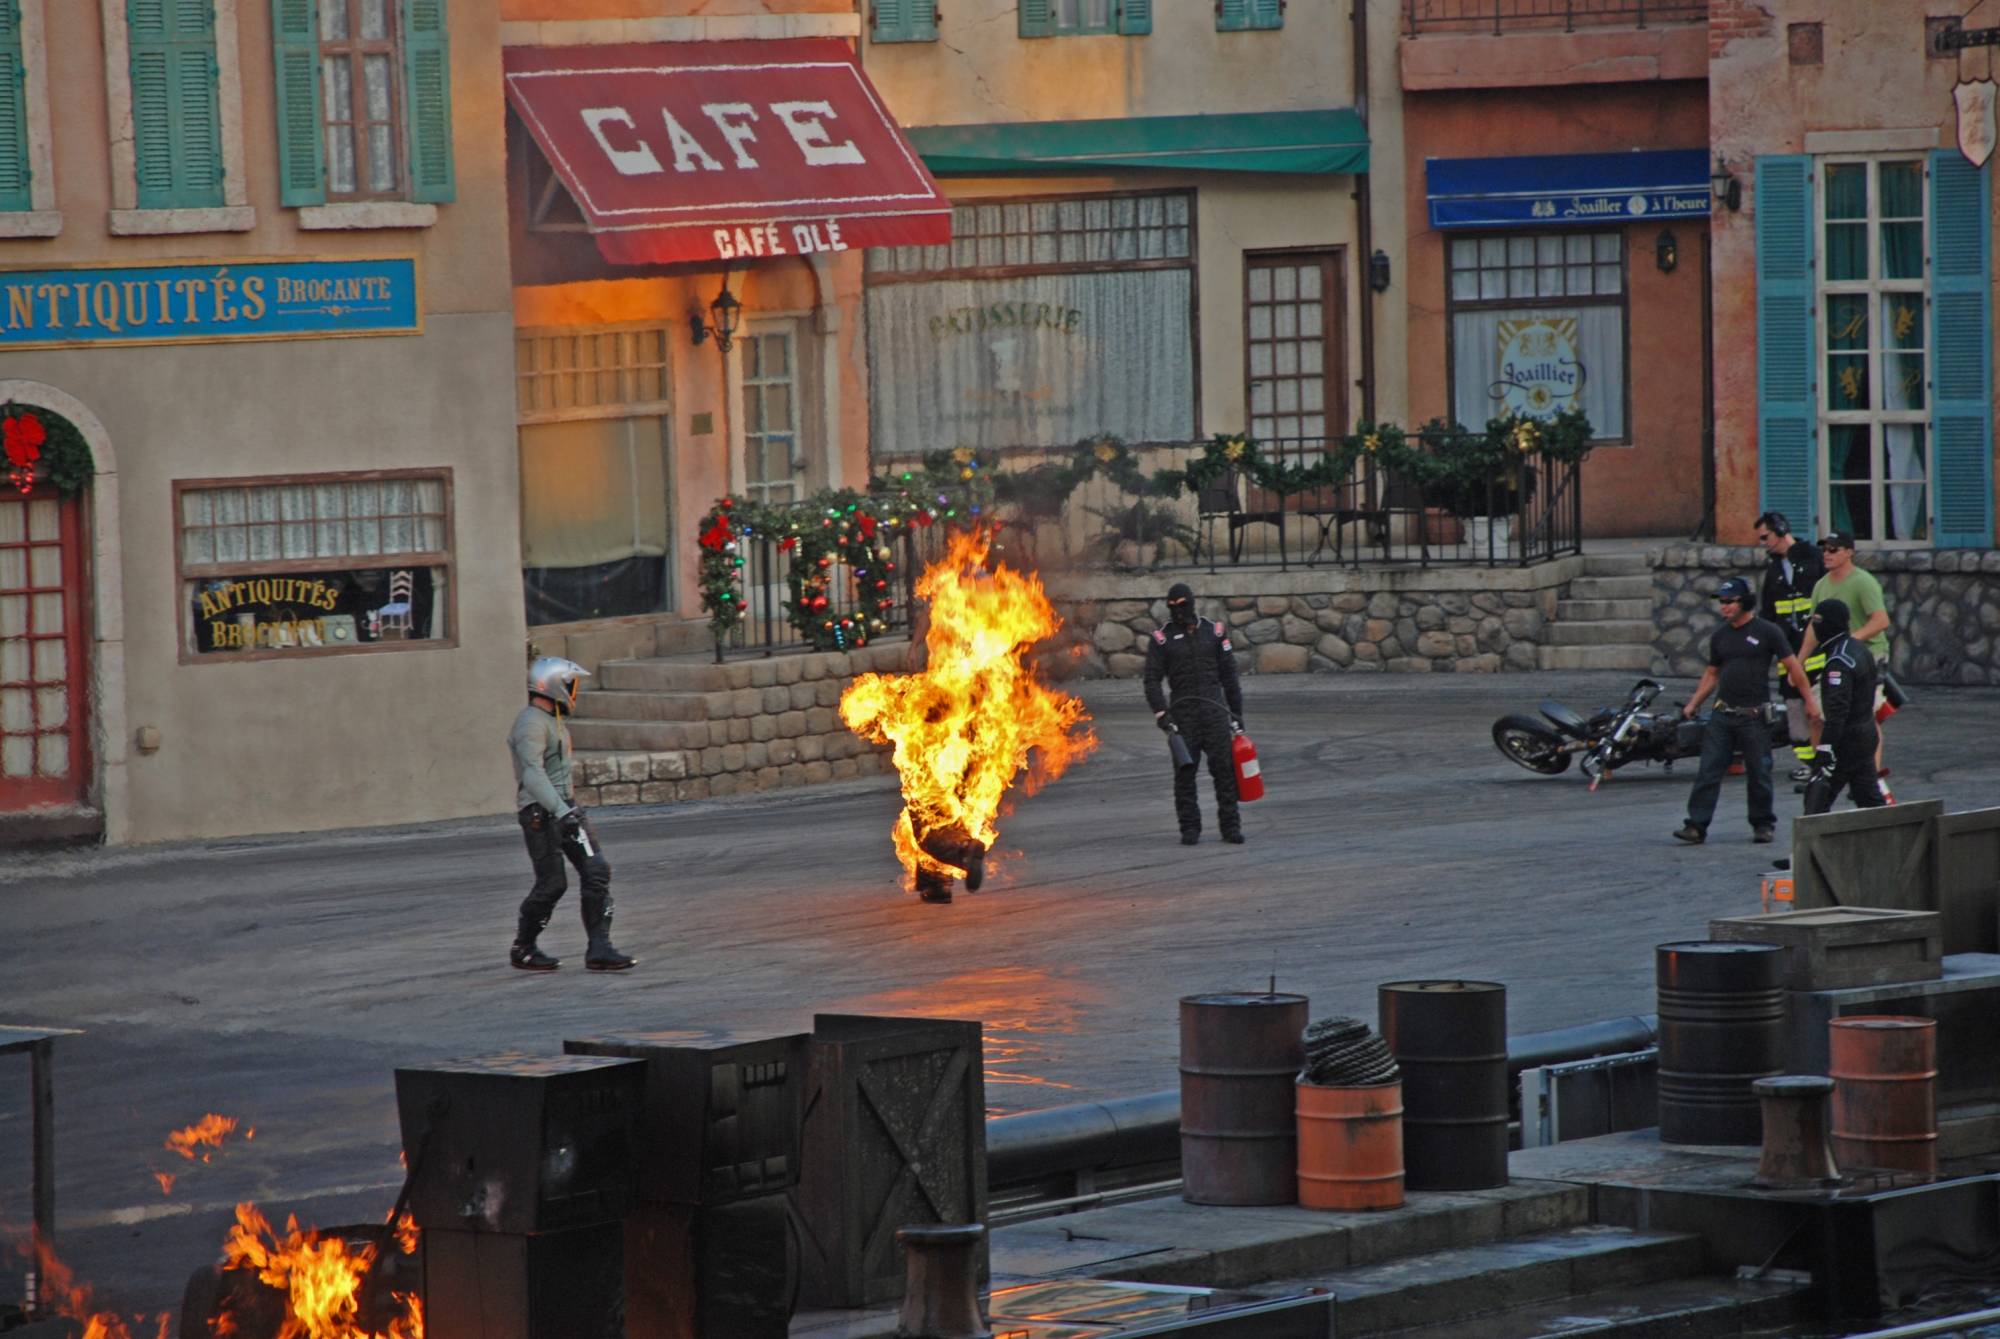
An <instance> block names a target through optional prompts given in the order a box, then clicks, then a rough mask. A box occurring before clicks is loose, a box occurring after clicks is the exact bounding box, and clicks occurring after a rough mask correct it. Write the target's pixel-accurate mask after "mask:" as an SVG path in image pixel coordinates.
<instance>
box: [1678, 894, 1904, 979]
mask: <svg viewBox="0 0 2000 1339" xmlns="http://www.w3.org/2000/svg"><path fill="white" fill-rule="evenodd" d="M1708 937H1709V938H1710V939H1711V940H1721V941H1732V942H1739V943H1741V942H1748V943H1762V944H1777V945H1779V946H1780V947H1782V948H1783V949H1784V950H1785V985H1786V986H1787V987H1788V988H1789V989H1792V990H1843V989H1846V988H1847V987H1850V986H1882V985H1890V984H1892V983H1895V982H1900V981H1935V980H1937V979H1938V978H1939V977H1940V976H1942V975H1943V974H1944V969H1943V967H1942V965H1941V962H1940V960H1941V958H1942V957H1943V943H1944V930H1943V925H1942V918H1941V917H1940V916H1939V915H1938V913H1937V912H1935V911H1896V910H1892V909H1889V908H1885V907H1814V908H1810V909H1808V910H1805V911H1779V912H1774V913H1772V914H1771V915H1768V916H1730V917H1726V918H1724V919H1721V920H1714V921H1710V922H1709V923H1708Z"/></svg>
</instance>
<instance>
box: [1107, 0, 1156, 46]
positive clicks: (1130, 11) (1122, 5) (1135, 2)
mask: <svg viewBox="0 0 2000 1339" xmlns="http://www.w3.org/2000/svg"><path fill="white" fill-rule="evenodd" d="M1115 3H1116V4H1117V6H1118V31H1119V32H1121V33H1124V34H1125V35H1126V36H1127V37H1143V36H1145V35H1146V34H1147V33H1150V32H1151V31H1153V0H1115Z"/></svg>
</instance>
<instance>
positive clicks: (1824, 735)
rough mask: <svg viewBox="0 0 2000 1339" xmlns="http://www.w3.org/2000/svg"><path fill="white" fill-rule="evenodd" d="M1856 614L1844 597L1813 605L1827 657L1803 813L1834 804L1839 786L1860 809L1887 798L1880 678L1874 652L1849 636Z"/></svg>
mask: <svg viewBox="0 0 2000 1339" xmlns="http://www.w3.org/2000/svg"><path fill="white" fill-rule="evenodd" d="M1853 619H1854V616H1853V614H1852V612H1850V611H1849V609H1848V607H1847V602H1846V601H1844V600H1821V601H1820V602H1819V603H1818V604H1816V605H1814V606H1813V611H1812V633H1813V639H1814V641H1815V642H1816V643H1817V645H1818V650H1819V652H1820V653H1821V654H1823V655H1825V657H1826V667H1825V668H1824V669H1823V670H1821V671H1820V679H1819V700H1820V710H1821V712H1822V713H1823V718H1822V719H1821V720H1820V721H1819V722H1817V723H1815V725H1814V726H1813V743H1814V744H1815V745H1817V746H1818V748H1817V755H1818V756H1817V759H1816V761H1815V762H1814V765H1813V776H1812V779H1811V780H1810V781H1808V782H1807V783H1806V812H1807V813H1809V814H1823V813H1825V812H1826V811H1827V810H1829V809H1831V808H1833V801H1834V797H1836V796H1837V795H1839V794H1840V790H1841V787H1843V786H1845V787H1846V788H1847V793H1848V794H1849V795H1851V796H1853V797H1854V803H1855V804H1856V805H1857V806H1859V807H1860V808H1863V809H1875V808H1879V807H1881V806H1882V805H1883V804H1886V803H1887V802H1888V801H1887V800H1885V799H1884V798H1883V795H1882V783H1881V781H1880V779H1879V778H1877V776H1876V775H1875V745H1876V743H1877V742H1878V740H1879V739H1880V736H1879V735H1877V734H1876V732H1875V685H1876V684H1878V683H1880V682H1881V681H1882V673H1881V669H1880V668H1879V667H1878V666H1877V665H1876V663H1875V654H1874V652H1872V651H1870V650H1869V649H1868V646H1867V644H1866V643H1864V642H1859V641H1856V640H1855V639H1854V638H1853V637H1852V636H1850V635H1849V631H1850V628H1851V626H1852V623H1853Z"/></svg>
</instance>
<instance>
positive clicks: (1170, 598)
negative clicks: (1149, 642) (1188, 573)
mask: <svg viewBox="0 0 2000 1339" xmlns="http://www.w3.org/2000/svg"><path fill="white" fill-rule="evenodd" d="M1167 617H1168V618H1169V619H1170V620H1172V621H1173V622H1175V623H1192V622H1194V588H1193V587H1191V586H1189V585H1188V583H1187V582H1185V581H1176V582H1175V583H1174V584H1173V585H1171V586H1169V587H1167Z"/></svg>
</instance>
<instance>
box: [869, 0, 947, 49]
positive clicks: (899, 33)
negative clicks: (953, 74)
mask: <svg viewBox="0 0 2000 1339" xmlns="http://www.w3.org/2000/svg"><path fill="white" fill-rule="evenodd" d="M868 9H869V13H870V15H871V16H872V17H871V20H870V23H869V28H868V40H869V41H871V42H935V41H937V35H938V30H937V6H936V4H935V0H870V2H869V6H868Z"/></svg>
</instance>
